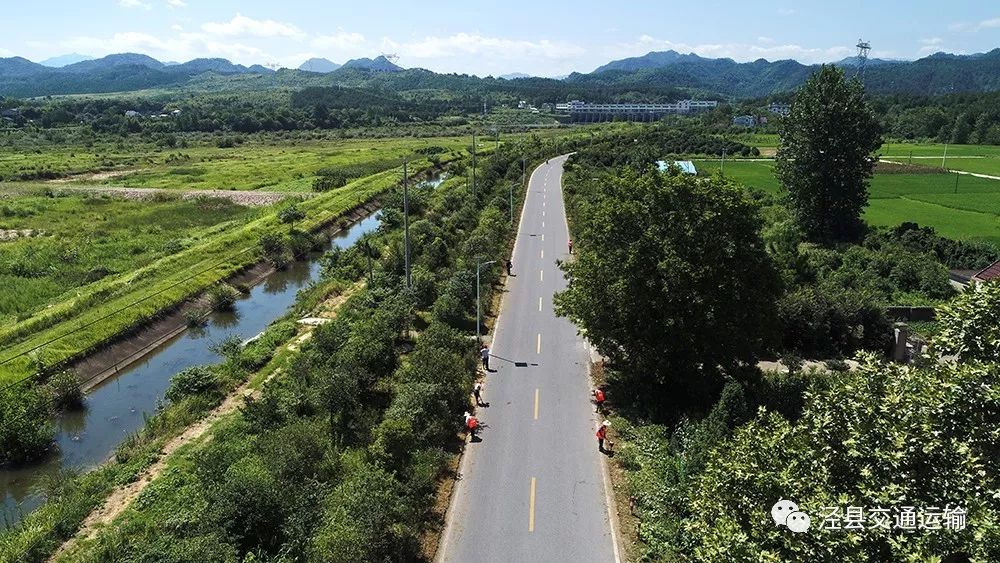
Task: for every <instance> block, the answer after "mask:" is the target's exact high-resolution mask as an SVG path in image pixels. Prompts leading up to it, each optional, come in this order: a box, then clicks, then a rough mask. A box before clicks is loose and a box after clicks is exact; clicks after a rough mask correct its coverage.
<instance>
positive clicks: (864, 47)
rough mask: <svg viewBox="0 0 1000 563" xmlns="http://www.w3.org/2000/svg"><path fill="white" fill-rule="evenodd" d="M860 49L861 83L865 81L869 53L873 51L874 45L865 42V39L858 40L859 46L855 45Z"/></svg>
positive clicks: (859, 67)
mask: <svg viewBox="0 0 1000 563" xmlns="http://www.w3.org/2000/svg"><path fill="white" fill-rule="evenodd" d="M855 47H857V48H858V68H857V73H856V75H855V76H857V77H858V78H859V79H860V80H861V82H864V81H865V66H866V65H867V64H868V53H870V52H871V51H872V44H871V43H869V42H867V41H865V40H864V39H858V44H857V45H855Z"/></svg>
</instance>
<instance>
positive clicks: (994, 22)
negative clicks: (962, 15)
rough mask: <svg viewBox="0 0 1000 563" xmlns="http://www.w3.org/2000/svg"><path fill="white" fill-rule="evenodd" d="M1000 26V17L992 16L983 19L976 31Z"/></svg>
mask: <svg viewBox="0 0 1000 563" xmlns="http://www.w3.org/2000/svg"><path fill="white" fill-rule="evenodd" d="M997 27H1000V18H992V19H988V20H983V21H981V22H979V24H977V25H976V31H979V30H981V29H994V28H997Z"/></svg>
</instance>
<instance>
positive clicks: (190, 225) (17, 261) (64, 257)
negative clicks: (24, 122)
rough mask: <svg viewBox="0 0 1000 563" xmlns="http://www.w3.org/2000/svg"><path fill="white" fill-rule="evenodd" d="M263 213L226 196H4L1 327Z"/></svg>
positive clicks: (0, 213) (0, 214)
mask: <svg viewBox="0 0 1000 563" xmlns="http://www.w3.org/2000/svg"><path fill="white" fill-rule="evenodd" d="M262 213H264V210H255V209H251V208H248V207H243V206H240V205H236V204H234V203H231V202H229V201H228V200H223V199H211V200H208V199H206V200H181V199H179V198H175V197H161V198H156V199H155V200H151V201H130V200H125V199H119V198H112V197H107V196H105V197H88V196H86V195H72V196H65V197H55V198H53V197H47V196H46V195H44V194H42V193H39V192H37V191H36V192H29V193H26V194H25V195H22V196H20V197H16V198H15V197H11V198H7V199H3V200H0V231H4V230H7V231H8V232H11V231H18V232H17V233H16V238H14V237H13V236H12V237H10V238H12V240H7V241H6V242H0V286H2V287H3V288H4V291H3V292H2V293H0V326H9V325H12V324H14V323H15V322H17V321H19V320H25V319H27V318H28V317H30V316H31V314H33V313H36V312H38V311H39V310H40V309H43V308H44V307H46V306H48V305H51V304H55V303H58V302H60V301H65V300H68V299H72V298H73V297H75V296H76V294H77V291H78V290H79V288H80V287H83V286H86V285H88V284H91V283H94V282H96V281H98V280H100V279H103V278H106V277H109V276H115V275H118V274H121V273H124V272H131V271H134V270H136V269H139V268H142V267H144V266H147V265H149V264H152V263H153V262H155V261H156V260H159V259H161V258H163V257H165V256H167V255H169V254H173V253H175V252H178V251H180V250H182V249H184V248H187V247H190V246H194V245H197V244H200V243H202V242H204V241H206V240H208V239H210V238H211V237H213V236H215V235H217V234H218V233H220V232H224V231H226V230H227V229H230V228H233V227H234V226H236V225H238V224H240V223H242V222H244V221H246V220H248V219H250V218H252V217H255V216H258V215H260V214H262Z"/></svg>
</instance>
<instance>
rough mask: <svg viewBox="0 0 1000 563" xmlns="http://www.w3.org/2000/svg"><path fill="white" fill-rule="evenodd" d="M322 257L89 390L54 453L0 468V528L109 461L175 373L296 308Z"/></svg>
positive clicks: (339, 243) (334, 243) (368, 226)
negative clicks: (54, 487)
mask: <svg viewBox="0 0 1000 563" xmlns="http://www.w3.org/2000/svg"><path fill="white" fill-rule="evenodd" d="M379 224H380V218H379V216H378V214H374V215H370V216H368V217H367V218H365V219H362V220H361V221H358V222H356V223H355V224H354V225H352V226H351V227H350V228H348V229H347V230H345V231H341V232H340V233H337V234H336V235H334V236H333V238H332V240H331V241H330V248H333V247H340V248H347V247H349V246H351V245H353V244H354V243H355V242H357V240H358V239H359V238H361V236H362V235H364V234H366V233H369V232H372V231H374V230H376V229H377V228H378V227H379ZM319 256H320V254H318V253H317V254H316V255H314V256H311V257H310V258H309V259H308V260H303V261H297V262H294V263H292V264H291V265H289V267H288V268H287V269H285V270H282V271H278V272H275V273H273V274H271V275H270V276H268V277H267V278H265V279H264V280H263V281H262V282H261V283H260V284H258V285H256V286H254V287H253V288H251V290H250V293H249V294H248V295H246V296H244V297H242V298H241V299H240V300H238V301H237V302H236V306H235V308H234V310H233V311H231V312H226V313H213V314H212V315H211V316H210V317H209V319H208V323H207V324H206V325H205V326H204V327H202V328H198V329H191V330H185V331H184V332H182V333H181V334H179V335H177V336H176V337H174V338H173V339H171V340H169V341H167V342H165V343H164V344H163V345H162V346H160V347H158V348H156V349H155V350H153V351H152V352H150V353H149V354H147V355H146V356H145V357H144V358H142V359H141V360H139V361H137V362H135V363H134V364H132V365H130V366H129V367H128V368H126V369H123V370H122V371H121V372H120V374H119V375H117V376H115V377H113V378H110V379H108V380H106V381H104V382H103V383H101V384H100V385H98V386H97V387H94V388H93V389H91V390H90V392H89V393H88V394H87V396H86V401H85V405H86V409H85V410H83V411H79V412H72V413H65V414H63V415H61V416H60V417H59V418H58V419H57V420H56V421H55V423H56V429H57V431H56V445H57V446H58V448H56V449H55V451H54V453H53V454H52V455H50V456H49V457H48V458H46V459H45V460H44V461H42V462H40V463H37V464H32V465H30V466H27V467H23V468H19V469H0V497H2V498H3V506H2V512H0V529H2V528H4V527H6V526H9V525H13V524H15V523H16V522H18V521H20V519H21V518H23V517H24V515H26V514H28V513H30V512H31V511H32V510H34V509H35V508H37V507H38V506H40V505H41V504H42V503H43V502H44V500H45V498H44V495H43V494H41V493H40V492H39V491H38V488H39V485H40V484H41V483H43V482H44V480H45V478H46V477H47V476H52V475H55V474H57V473H58V472H60V471H62V470H65V469H74V470H84V471H85V470H87V469H91V468H93V467H95V466H97V465H99V464H100V463H102V462H103V461H105V460H107V459H108V458H109V457H110V456H111V455H112V454H113V453H114V451H115V448H117V446H118V445H119V444H120V443H121V442H122V441H123V440H124V439H125V438H126V437H128V436H129V435H131V434H134V433H135V432H136V431H138V430H139V429H140V428H142V427H143V425H144V424H145V418H146V417H147V416H150V415H152V413H154V412H155V410H156V407H157V405H158V404H159V403H160V402H161V401H162V399H163V395H164V393H165V392H166V390H167V387H168V386H169V384H170V378H171V377H173V376H174V374H176V373H177V372H179V371H182V370H184V369H187V368H189V367H192V366H197V365H202V364H213V363H218V362H220V361H222V359H221V358H220V357H219V355H218V354H216V353H215V352H213V351H212V350H211V349H210V348H212V346H213V344H215V343H218V342H221V341H223V340H224V339H226V338H228V337H229V336H232V335H236V336H238V337H239V338H240V339H241V340H243V341H245V340H247V339H249V338H251V337H253V336H256V335H257V334H259V333H260V332H262V331H263V330H264V329H265V328H267V325H269V324H270V323H271V322H272V321H274V320H275V319H277V318H279V317H281V316H283V315H284V314H285V313H286V312H287V311H288V310H289V309H290V308H291V307H292V305H294V303H295V298H296V295H297V293H298V291H299V290H300V289H302V288H304V287H306V286H307V285H309V284H310V283H311V282H313V281H315V280H317V279H319V276H320V268H321V265H320V260H319Z"/></svg>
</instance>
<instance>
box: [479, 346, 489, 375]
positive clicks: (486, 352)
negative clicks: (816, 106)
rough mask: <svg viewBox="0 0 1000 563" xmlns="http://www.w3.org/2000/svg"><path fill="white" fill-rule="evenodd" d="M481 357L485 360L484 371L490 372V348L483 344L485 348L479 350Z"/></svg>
mask: <svg viewBox="0 0 1000 563" xmlns="http://www.w3.org/2000/svg"><path fill="white" fill-rule="evenodd" d="M479 357H480V358H482V360H483V369H484V370H486V371H490V347H489V346H487V345H485V344H483V347H482V348H480V349H479Z"/></svg>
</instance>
